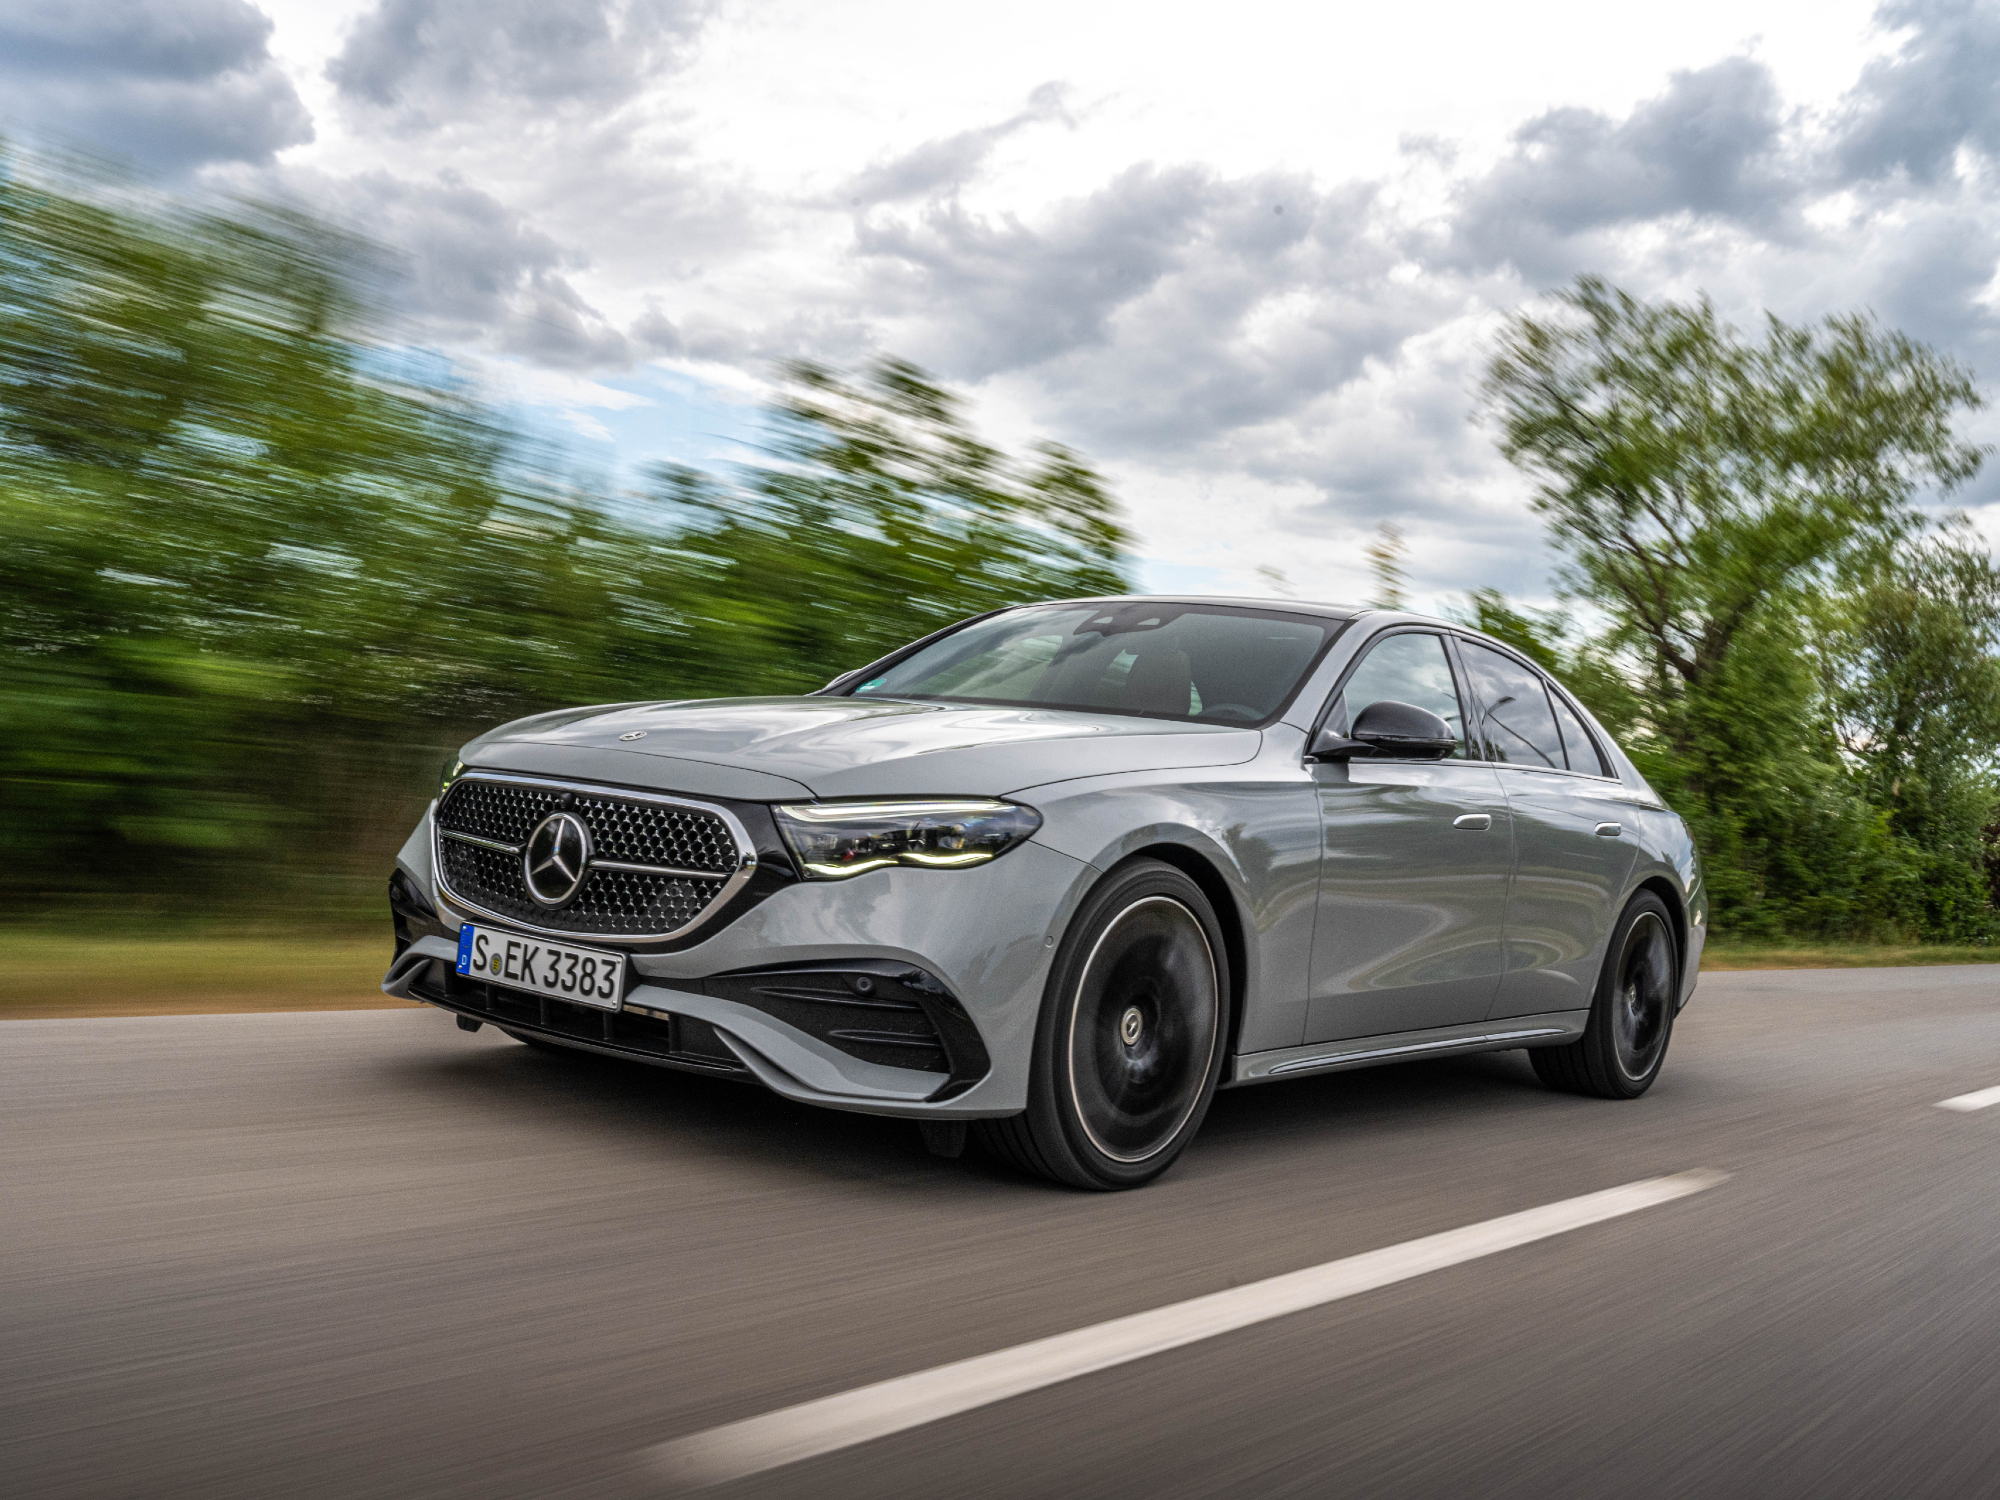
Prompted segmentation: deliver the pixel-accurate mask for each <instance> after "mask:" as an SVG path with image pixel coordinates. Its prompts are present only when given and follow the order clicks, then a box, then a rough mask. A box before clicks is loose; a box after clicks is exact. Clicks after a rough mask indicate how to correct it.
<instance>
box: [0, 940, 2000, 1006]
mask: <svg viewBox="0 0 2000 1500" xmlns="http://www.w3.org/2000/svg"><path fill="white" fill-rule="evenodd" d="M388 963H389V938H388V933H387V932H386V931H378V930H372V929H371V930H367V931H354V932H342V931H334V932H237V933H209V934H203V933H184V934H150V935H141V936H136V937H120V936H115V935H108V934H107V932H106V930H105V929H103V928H101V927H85V928H78V929H75V930H69V931H62V930H50V931H32V930H17V931H12V932H8V931H4V930H0V1020H33V1019H48V1018H52V1017H57V1016H175V1015H214V1014H222V1013H227V1012H232V1011H264V1010H379V1009H389V1008H394V1007H402V1006H407V1005H409V1004H410V1002H409V1001H405V1000H391V999H390V998H389V997H388V996H387V995H384V994H383V993H382V992H381V990H380V989H378V988H377V986H378V985H379V984H380V983H381V980H382V971H383V969H385V968H386V967H388ZM1976 963H2000V947H1990V948H1946V947H1927V946H1915V945H1913V946H1908V947H1890V946H1885V945H1882V944H1865V943H1855V944H1845V945H1840V944H1834V945H1819V946H1806V945H1803V944H1791V945H1776V944H1749V943H1731V942H1711V943H1709V945H1708V947H1707V949H1706V951H1705V952H1704V953H1703V954H1702V961H1701V967H1702V971H1703V972H1704V973H1709V972H1715V971H1727V970H1731V969H1851V968H1872V967H1896V966H1902V965H1909V964H1976Z"/></svg>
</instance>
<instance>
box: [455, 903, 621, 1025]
mask: <svg viewBox="0 0 2000 1500" xmlns="http://www.w3.org/2000/svg"><path fill="white" fill-rule="evenodd" d="M458 972H459V973H461V974H463V975H464V976H465V977H466V978H468V979H484V980H486V981H487V982H488V983H489V984H504V985H506V986H508V987H509V988H510V989H517V990H531V991H533V992H534V993H535V994H537V995H547V996H549V997H550V998H551V999H553V1000H567V1001H569V1003H570V1004H572V1005H592V1006H595V1007H596V1008H597V1009H599V1010H617V1009H618V1008H619V1006H620V1005H622V1004H623V1003H624V998H625V955H624V954H622V953H600V952H598V951H597V950H596V949H595V948H572V947H570V945H569V944H568V943H551V942H546V941H544V940H543V939H541V938H525V937H522V936H521V935H520V934H519V933H517V932H502V931H501V930H500V929H498V928H496V927H475V926H474V925H473V924H472V923H470V922H467V923H466V924H465V925H464V926H463V927H460V928H459V929H458Z"/></svg>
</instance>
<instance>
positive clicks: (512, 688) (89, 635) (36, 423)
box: [0, 157, 1125, 913]
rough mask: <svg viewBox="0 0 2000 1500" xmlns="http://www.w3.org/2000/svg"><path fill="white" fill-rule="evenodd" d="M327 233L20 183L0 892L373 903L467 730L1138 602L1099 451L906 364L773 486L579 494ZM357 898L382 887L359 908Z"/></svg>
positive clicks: (749, 686)
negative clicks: (1076, 597)
mask: <svg viewBox="0 0 2000 1500" xmlns="http://www.w3.org/2000/svg"><path fill="white" fill-rule="evenodd" d="M381 275H382V262H381V260H380V258H379V257H378V256H376V254H375V253H374V252H373V251H371V250H370V249H369V247H367V246H366V245H363V244H360V243H358V242H356V241H355V240H353V239H352V238H350V237H347V236H344V235H342V234H339V233H337V232H335V231H333V230H331V229H330V228H328V227H327V226H325V225H323V224H320V223H317V222H315V221H313V220H312V219H310V218H307V217H304V216H301V215H298V214H295V213H289V212H284V211H279V210H274V209H271V208H268V207H260V206H258V205H255V204H235V205H222V206H213V205H211V206H209V207H206V208H195V207H191V206H189V205H187V204H185V203H179V202H176V201H175V200H173V199H170V198H167V197H164V196H161V195H158V194H153V193H146V192H140V191H137V190H135V189H133V188H131V187H129V186H128V185H125V184H122V183H119V182H117V181H115V180H112V179H110V178H108V177H106V176H104V175H102V174H100V173H94V172H92V171H88V170H82V169H79V168H77V167H76V166H75V165H74V164H67V165H65V164H52V163H48V162H24V161H22V160H20V159H18V158H16V159H13V160H11V161H10V160H7V159H5V158H4V157H0V890H4V891H5V892H6V894H7V896H8V898H9V903H10V909H11V910H13V911H15V912H17V913H19V912H23V911H25V910H28V909H30V904H31V903H34V902H47V901H65V900H69V899H71V898H73V897H75V896H77V895H79V894H85V895H87V894H89V893H91V892H103V893H116V894H118V895H119V896H121V898H130V897H131V896H133V895H134V894H136V893H153V894H155V895H159V896H161V897H162V898H163V899H167V898H171V899H177V900H182V901H190V902H196V903H200V904H204V905H210V904H213V903H215V902H216V901H218V900H226V901H229V902H234V903H239V904H240V903H242V902H244V901H246V900H247V901H251V902H256V901H276V900H283V901H286V902H288V903H290V905H291V906H292V907H293V908H296V906H297V904H298V901H299V899H300V892H302V891H303V892H306V893H308V894H309V895H318V894H324V891H325V889H326V888H327V882H326V881H325V879H324V878H323V877H325V876H326V874H327V873H328V872H329V871H330V870H332V871H350V870H351V871H353V872H355V875H354V881H353V884H354V887H355V888H356V889H365V890H367V891H368V892H369V893H370V900H371V904H372V896H373V893H374V888H375V887H376V886H377V885H378V883H379V879H380V876H381V870H382V865H383V863H384V862H385V860H386V857H387V854H388V852H389V851H390V850H393V848H394V846H395V845H396V844H397V843H399V842H400V841H401V838H402V835H403V833H404V832H405V831H406V830H407V827H408V825H409V821H410V819H411V818H412V817H413V816H414V812H415V809H416V808H417V807H420V806H421V802H422V798H423V795H424V791H425V787H426V785H427V782H428V779H429V778H428V775H427V774H426V773H427V772H428V771H429V770H430V769H432V768H434V767H435V764H436V761H437V758H438V757H439V756H440V755H441V754H442V753H443V750H444V748H446V747H447V746H449V745H450V744H453V743H456V742H457V741H458V740H460V739H462V738H463V737H464V734H465V732H466V731H467V730H469V729H471V728H474V727H478V726H483V725H485V724H490V723H493V722H495V721H498V720H504V719H508V718H512V717H515V716H517V715H520V714H524V713H531V712H536V711H540V710H543V709H548V708H553V707H559V706H564V705H570V704H577V703H589V702H605V701H617V700H629V699H638V698H672V697H691V696H701V695H708V694H717V693H746V692H769V691H790V690H795V689H797V688H800V687H809V686H814V685H817V684H818V683H820V682H823V681H825V680H826V679H827V678H829V677H831V676H833V675H835V674H836V673H837V672H840V671H843V670H845V669H847V668H849V667H853V666H857V665H860V664H862V663H863V662H866V661H868V660H870V659H871V658H873V657H874V656H876V655H878V654H880V652H881V651H883V650H884V649H886V648H887V647H888V646H890V645H893V644H896V643H898V642H900V641H901V640H903V639H906V638H908V637H909V636H912V635H917V634H922V633H924V632H926V631H929V630H932V629H935V628H936V627H937V626H939V625H942V624H944V623H947V622H948V621H950V620H951V619H954V618H957V617H958V616H960V615H963V614H967V613H972V612H976V611H978V610H983V609H988V608H991V607H993V606H995V605H997V604H1001V603H1005V602H1009V601H1011V600H1015V599H1033V598H1042V597H1048V596H1050V595H1065V594H1077V593H1089V592H1100V591H1104V590H1108V589H1119V588H1122V587H1123V567H1124V563H1123V551H1122V549H1123V547H1124V544H1125V533H1124V531H1123V528H1122V526H1121V524H1120V522H1119V519H1118V511H1117V506H1116V504H1115V502H1114V501H1113V500H1112V499H1111V497H1110V495H1109V494H1108V492H1107V491H1106V490H1105V488H1104V486H1103V484H1102V482H1101V481H1100V480H1099V479H1098V478H1097V476H1096V475H1095V474H1094V473H1092V471H1091V470H1090V469H1089V468H1088V466H1087V465H1085V464H1084V463H1083V462H1082V461H1081V460H1080V459H1078V458H1077V457H1076V456H1075V455H1074V454H1071V453H1068V452H1066V451H1064V450H1062V449H1060V448H1055V447H1052V446H1045V447H1043V448H1040V449H1037V450H1035V451H1034V452H1032V453H1031V454H1029V455H1027V456H1025V457H1019V458H1017V457H1013V456H1009V455H1007V454H1004V453H1002V452H1001V451H1000V450H998V449H997V448H994V447H992V446H991V445H988V444H985V443H982V442H981V441H980V440H979V439H978V438H977V436H976V435H975V434H974V433H973V432H972V430H971V428H970V426H969V424H968V423H967V421H966V419H965V416H964V413H963V411H962V409H961V408H960V406H959V405H958V403H957V402H956V401H955V399H954V398H953V397H951V396H950V395H949V394H947V393H946V392H945V391H943V390H942V389H941V388H940V387H938V386H937V385H936V383H935V382H933V381H931V380H929V379H928V378H927V377H926V376H924V375H923V374H922V372H920V371H917V370H915V369H914V368H913V367H910V366H907V365H900V364H893V363H891V364H884V365H882V366H879V367H878V368H876V369H875V370H873V371H871V372H870V373H869V374H868V375H867V377H866V378H865V379H863V380H861V381H859V382H856V383H849V382H846V381H844V380H842V379H841V378H839V377H837V376H835V375H833V374H832V373H830V372H828V371H825V370H821V369H817V368H814V367H805V366H802V367H799V368H797V369H796V370H794V371H792V372H790V375H789V378H788V381H787V384H786V386H785V387H784V394H783V396H782V398H781V402H780V406H779V409H778V411H777V412H776V413H775V414H774V426H773V432H774V433H775V435H776V436H775V440H774V451H773V453H772V454H771V455H770V458H769V461H768V462H767V463H765V464H763V465H761V466H752V467H749V468H746V469H743V470H741V471H738V472H734V473H732V474H729V475H727V476H712V475H700V474H696V473H693V472H691V471H685V470H682V471H675V472H673V473H671V474H669V475H667V476H664V477H663V479H662V481H661V483H660V484H659V486H658V487H657V488H658V497H657V498H658V499H659V501H660V503H659V504H658V505H656V506H655V507H654V508H653V509H652V510H651V511H650V512H648V513H645V514H641V515H636V516H635V515H634V514H633V512H632V508H631V506H630V504H629V502H628V501H627V500H624V499H614V498H613V497H610V496H606V495H604V494H601V493H597V492H594V491H592V490H589V489H586V488H579V487H577V486H575V485H573V484H568V483H565V482H563V481H562V480H561V479H560V478H559V477H558V473H559V468H560V464H559V456H557V455H551V454H549V453H546V452H543V451H541V450H539V449H538V448H536V447H535V446H534V445H533V444H530V443H527V442H524V441H523V440H522V439H520V438H519V437H518V436H517V435H515V434H512V433H510V432H508V431H507V430H505V428H504V426H503V424H502V423H501V422H500V421H499V420H498V419H497V417H496V416H495V415H494V413H492V412H491V411H490V410H488V409H486V408H485V407H483V406H482V405H481V404H480V403H479V402H478V400H476V399H475V398H474V397H473V396H472V395H470V394H469V393H467V392H466V391H465V390H464V389H463V388H462V387H459V386H456V385H454V384H453V383H451V381H450V380H449V379H448V378H447V379H443V380H441V379H439V378H437V375H436V373H435V364H434V362H425V361H419V360H415V359H413V358H411V357H410V356H409V355H408V353H407V352H406V351H404V350H401V349H400V348H399V347H398V345H397V343H396V339H395V333H394V329H393V327H392V326H391V325H390V324H389V323H388V322H387V320H385V319H384V318H383V317H382V316H381V315H380V314H379V312H378V310H377V309H376V308H375V307H374V306H373V304H372V303H371V301H370V299H369V297H368V296H367V295H366V290H367V289H368V288H369V287H371V286H373V285H377V284H379V281H380V277H381ZM363 872H365V875H364V874H363Z"/></svg>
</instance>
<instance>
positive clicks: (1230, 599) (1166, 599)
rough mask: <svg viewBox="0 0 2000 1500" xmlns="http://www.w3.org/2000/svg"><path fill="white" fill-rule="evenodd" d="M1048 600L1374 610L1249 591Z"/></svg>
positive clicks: (1348, 612) (1330, 615)
mask: <svg viewBox="0 0 2000 1500" xmlns="http://www.w3.org/2000/svg"><path fill="white" fill-rule="evenodd" d="M1049 604H1217V605H1224V606H1233V607H1235V608H1237V609H1245V608H1248V609H1272V610H1283V611H1285V612H1287V613H1290V614H1295V615H1319V616H1321V617H1322V618H1325V619H1334V620H1352V619H1354V618H1356V617H1357V616H1360V615H1365V614H1369V613H1372V611H1370V610H1368V609H1364V608H1363V607H1362V606H1360V605H1358V604H1322V603H1318V602H1316V601H1313V600H1307V599H1259V598H1256V597H1254V596H1251V595H1246V594H1095V595H1090V596H1087V597H1085V598H1080V599H1045V600H1039V601H1037V605H1049ZM1022 607H1035V606H1022Z"/></svg>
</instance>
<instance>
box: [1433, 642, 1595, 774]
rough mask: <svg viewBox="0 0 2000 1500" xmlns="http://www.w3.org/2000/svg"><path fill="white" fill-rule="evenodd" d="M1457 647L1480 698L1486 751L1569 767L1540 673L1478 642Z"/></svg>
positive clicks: (1514, 760) (1520, 761)
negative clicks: (1538, 674) (1537, 673)
mask: <svg viewBox="0 0 2000 1500" xmlns="http://www.w3.org/2000/svg"><path fill="white" fill-rule="evenodd" d="M1459 650H1460V652H1461V654H1462V655H1463V657H1464V660H1465V671H1466V675H1467V676H1469V677H1470V678H1471V679H1472V691H1473V696H1474V697H1475V698H1477V699H1478V700H1479V707H1480V719H1479V727H1480V730H1481V733H1482V735H1483V737H1484V739H1485V741H1486V754H1487V755H1488V757H1489V758H1491V759H1493V760H1497V761H1504V762H1506V763H1507V764H1508V765H1514V766H1546V767H1549V768H1551V769H1553V770H1558V771H1560V770H1564V769H1567V767H1568V765H1569V759H1568V757H1567V756H1565V755H1564V754H1563V745H1562V735H1561V733H1560V732H1559V731H1558V730H1557V729H1556V716H1555V711H1554V710H1553V709H1551V708H1550V707H1549V692H1548V689H1547V688H1545V687H1543V686H1542V679H1541V678H1540V677H1539V676H1537V675H1536V674H1535V673H1534V672H1533V671H1531V670H1530V669H1528V668H1527V667H1524V666H1522V665H1521V664H1520V663H1519V662H1517V661H1515V660H1514V659H1513V658H1512V657H1507V656H1502V655H1501V654H1500V653H1499V652H1498V651H1489V650H1488V649H1487V648H1486V647H1484V646H1481V645H1478V644H1476V643H1475V642H1472V641H1461V642H1460V643H1459Z"/></svg>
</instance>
